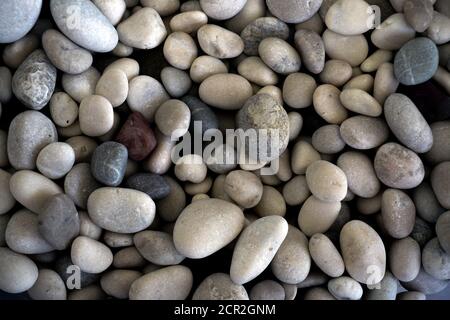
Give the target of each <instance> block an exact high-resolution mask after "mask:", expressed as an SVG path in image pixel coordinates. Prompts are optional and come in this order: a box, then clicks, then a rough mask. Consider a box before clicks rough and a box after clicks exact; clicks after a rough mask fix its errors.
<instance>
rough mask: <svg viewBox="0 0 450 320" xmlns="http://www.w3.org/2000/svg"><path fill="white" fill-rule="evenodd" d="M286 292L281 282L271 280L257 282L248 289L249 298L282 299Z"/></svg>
mask: <svg viewBox="0 0 450 320" xmlns="http://www.w3.org/2000/svg"><path fill="white" fill-rule="evenodd" d="M285 297H286V293H285V292H284V288H283V286H282V285H281V284H279V283H278V282H276V281H273V280H264V281H261V282H258V283H257V284H256V285H255V286H253V288H252V290H251V291H250V299H251V300H272V301H276V300H284V299H285Z"/></svg>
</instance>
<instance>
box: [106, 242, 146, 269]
mask: <svg viewBox="0 0 450 320" xmlns="http://www.w3.org/2000/svg"><path fill="white" fill-rule="evenodd" d="M145 264H146V260H145V259H144V258H143V257H142V256H141V254H140V253H139V251H138V250H137V249H136V247H128V248H123V249H121V250H119V251H117V252H116V253H115V254H114V259H113V266H114V267H115V268H117V269H127V268H139V267H142V266H144V265H145Z"/></svg>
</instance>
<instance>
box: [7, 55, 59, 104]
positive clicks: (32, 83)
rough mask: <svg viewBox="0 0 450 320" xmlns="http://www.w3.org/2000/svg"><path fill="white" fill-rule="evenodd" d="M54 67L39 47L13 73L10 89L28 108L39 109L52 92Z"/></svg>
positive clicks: (54, 75) (54, 74)
mask: <svg viewBox="0 0 450 320" xmlns="http://www.w3.org/2000/svg"><path fill="white" fill-rule="evenodd" d="M55 83H56V68H55V67H54V66H53V65H52V64H51V63H50V61H49V60H48V58H47V56H46V55H45V53H44V51H42V50H41V49H38V50H35V51H34V52H33V53H31V54H30V55H29V56H28V57H27V58H26V59H25V61H24V62H22V64H21V65H20V66H19V68H18V69H17V70H16V72H15V73H14V76H13V78H12V91H13V92H14V95H15V96H16V97H17V98H18V99H19V100H20V101H21V102H22V103H23V104H25V105H26V106H27V107H28V108H30V109H33V110H41V109H42V108H43V107H45V106H46V105H47V104H48V102H49V101H50V98H51V96H52V94H53V91H54V89H55Z"/></svg>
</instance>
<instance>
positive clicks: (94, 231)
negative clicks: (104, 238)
mask: <svg viewBox="0 0 450 320" xmlns="http://www.w3.org/2000/svg"><path fill="white" fill-rule="evenodd" d="M78 216H79V218H80V236H85V237H88V238H91V239H94V240H98V239H100V237H101V235H102V231H103V230H102V228H100V227H99V226H97V225H96V224H95V223H94V222H93V221H92V220H91V218H89V215H88V213H87V212H86V211H79V212H78Z"/></svg>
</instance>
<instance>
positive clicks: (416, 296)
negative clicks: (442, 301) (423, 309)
mask: <svg viewBox="0 0 450 320" xmlns="http://www.w3.org/2000/svg"><path fill="white" fill-rule="evenodd" d="M397 300H427V296H426V295H425V294H423V293H422V292H418V291H405V292H401V293H399V294H397Z"/></svg>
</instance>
